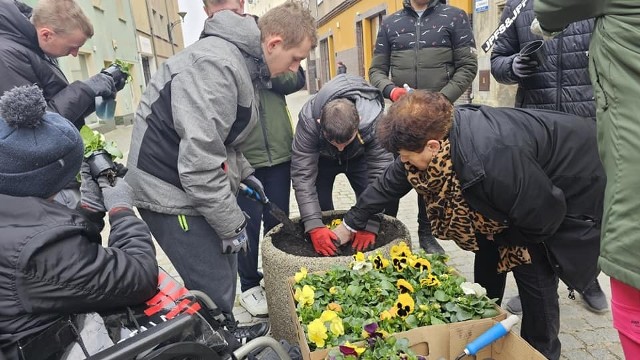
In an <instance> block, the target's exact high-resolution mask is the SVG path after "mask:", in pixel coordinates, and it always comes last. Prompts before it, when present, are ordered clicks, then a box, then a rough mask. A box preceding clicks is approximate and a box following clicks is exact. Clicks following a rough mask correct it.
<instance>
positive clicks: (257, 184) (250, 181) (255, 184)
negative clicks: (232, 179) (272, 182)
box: [242, 174, 269, 204]
mask: <svg viewBox="0 0 640 360" xmlns="http://www.w3.org/2000/svg"><path fill="white" fill-rule="evenodd" d="M242 182H243V183H244V184H245V185H247V186H248V187H250V188H251V189H253V190H254V191H255V192H257V193H258V196H260V199H257V200H258V201H260V202H261V203H263V204H266V203H268V202H269V199H267V195H266V194H265V193H264V186H262V182H261V181H260V180H258V178H257V177H255V176H254V175H253V174H252V175H249V176H247V177H246V178H245V179H244V180H242Z"/></svg>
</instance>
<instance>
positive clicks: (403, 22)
mask: <svg viewBox="0 0 640 360" xmlns="http://www.w3.org/2000/svg"><path fill="white" fill-rule="evenodd" d="M477 70H478V57H477V53H476V43H475V40H474V37H473V31H472V30H471V23H470V22H469V18H468V17H467V14H466V13H465V12H464V10H461V9H458V8H456V7H454V6H449V5H445V4H441V3H440V2H439V1H437V0H434V1H432V2H431V3H430V4H429V6H428V8H427V9H426V10H425V11H424V13H423V14H422V16H420V17H418V14H417V13H416V12H415V10H413V8H412V7H411V3H410V1H409V0H405V1H404V7H403V9H402V10H400V11H397V12H395V13H393V14H391V15H389V16H388V17H386V18H385V19H384V20H383V21H382V25H381V26H380V30H379V31H378V37H377V38H376V47H375V50H374V52H373V59H372V62H371V67H370V68H369V79H370V80H371V84H373V86H375V87H377V88H378V89H380V91H382V93H383V94H384V96H385V97H386V98H389V96H390V94H391V90H393V88H394V87H396V86H400V87H402V86H403V85H404V84H407V85H409V86H410V87H412V88H414V89H423V90H430V91H439V92H441V93H442V94H443V95H444V96H446V97H447V98H448V99H449V101H451V102H454V101H456V100H457V99H458V98H459V97H460V95H462V94H463V93H464V92H465V90H467V88H468V87H469V86H470V85H471V82H472V81H473V79H474V78H475V77H476V72H477Z"/></svg>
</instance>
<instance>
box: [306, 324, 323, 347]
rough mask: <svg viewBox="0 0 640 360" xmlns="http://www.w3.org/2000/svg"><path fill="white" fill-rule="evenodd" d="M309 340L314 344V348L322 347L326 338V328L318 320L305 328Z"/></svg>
mask: <svg viewBox="0 0 640 360" xmlns="http://www.w3.org/2000/svg"><path fill="white" fill-rule="evenodd" d="M307 334H308V335H309V340H310V341H312V342H313V343H314V344H316V347H319V348H321V347H324V341H325V340H326V339H327V338H328V335H327V328H326V327H325V326H324V322H322V320H320V319H315V320H313V321H312V322H310V323H309V326H307Z"/></svg>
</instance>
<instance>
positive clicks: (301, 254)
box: [262, 211, 411, 344]
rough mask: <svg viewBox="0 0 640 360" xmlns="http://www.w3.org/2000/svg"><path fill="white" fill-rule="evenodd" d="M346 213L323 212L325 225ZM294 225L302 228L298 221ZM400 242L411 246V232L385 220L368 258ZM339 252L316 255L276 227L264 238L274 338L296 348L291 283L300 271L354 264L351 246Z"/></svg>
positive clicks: (307, 245)
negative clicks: (304, 268) (330, 255)
mask: <svg viewBox="0 0 640 360" xmlns="http://www.w3.org/2000/svg"><path fill="white" fill-rule="evenodd" d="M344 213H345V212H344V211H328V212H324V213H323V222H324V223H325V224H327V223H330V222H331V220H333V219H341V218H342V217H343V215H344ZM293 221H294V222H295V223H296V224H297V225H299V226H300V227H302V224H301V223H300V219H299V218H295V219H293ZM401 241H404V242H406V243H408V244H411V236H410V235H409V230H408V229H407V227H406V226H405V225H404V224H403V223H402V222H400V221H399V220H398V219H396V218H392V217H389V216H385V217H384V219H383V220H382V226H381V229H380V234H379V235H378V238H377V239H376V248H375V249H373V250H371V251H369V252H367V253H365V255H369V254H370V253H374V252H376V251H381V252H382V253H383V254H385V256H388V255H389V251H390V250H391V247H392V246H393V245H395V244H397V243H399V242H401ZM340 250H341V252H342V255H339V256H335V257H323V256H320V255H317V254H316V253H315V251H314V250H313V245H312V244H311V241H305V240H304V239H294V238H293V237H292V235H290V234H287V233H286V232H284V231H282V225H278V226H276V227H275V228H273V229H272V230H271V231H269V232H268V233H267V234H266V235H265V237H264V239H263V243H262V270H263V273H264V282H265V291H266V293H267V303H268V305H269V321H270V322H271V332H272V334H273V337H274V338H276V339H285V340H287V341H289V342H290V343H293V344H295V343H297V341H298V338H297V335H296V328H295V326H294V321H297V319H295V318H292V316H291V311H290V307H289V306H290V305H289V301H290V300H289V298H290V297H291V295H290V294H291V290H290V287H289V279H290V278H291V277H293V275H294V274H295V273H296V272H298V271H300V268H301V267H306V268H307V269H308V270H309V272H316V271H326V270H329V269H330V268H331V267H332V266H334V265H338V264H343V265H346V264H348V263H349V262H351V261H352V260H353V257H352V255H353V250H352V249H351V244H347V245H346V246H344V247H341V248H340Z"/></svg>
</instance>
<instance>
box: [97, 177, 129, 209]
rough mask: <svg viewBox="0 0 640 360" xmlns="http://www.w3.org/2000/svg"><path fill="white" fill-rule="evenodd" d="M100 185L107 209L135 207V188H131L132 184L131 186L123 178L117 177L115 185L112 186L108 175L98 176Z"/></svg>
mask: <svg viewBox="0 0 640 360" xmlns="http://www.w3.org/2000/svg"><path fill="white" fill-rule="evenodd" d="M98 185H100V190H102V197H103V198H104V207H105V208H106V209H107V211H111V210H113V209H116V208H127V209H131V208H132V207H133V189H131V186H129V184H127V182H126V181H124V179H123V178H119V177H117V178H116V181H115V182H114V184H113V186H111V184H109V179H107V177H106V176H100V177H99V178H98Z"/></svg>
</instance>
